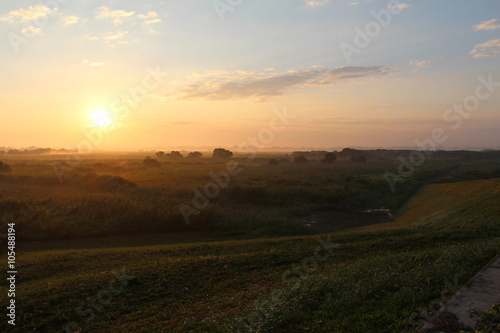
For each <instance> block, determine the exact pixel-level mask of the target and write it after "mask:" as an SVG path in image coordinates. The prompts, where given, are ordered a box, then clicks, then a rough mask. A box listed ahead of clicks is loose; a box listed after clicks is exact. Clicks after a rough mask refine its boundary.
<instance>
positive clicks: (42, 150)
mask: <svg viewBox="0 0 500 333" xmlns="http://www.w3.org/2000/svg"><path fill="white" fill-rule="evenodd" d="M51 152H67V150H65V149H61V150H54V149H52V148H32V149H24V150H22V149H8V150H0V154H8V155H29V154H33V155H36V154H49V153H51Z"/></svg>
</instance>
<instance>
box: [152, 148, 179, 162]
mask: <svg viewBox="0 0 500 333" xmlns="http://www.w3.org/2000/svg"><path fill="white" fill-rule="evenodd" d="M156 156H157V157H158V158H168V159H170V160H179V159H182V158H183V157H184V156H182V154H181V152H180V151H175V150H172V151H171V152H170V153H165V152H164V151H159V152H157V153H156Z"/></svg>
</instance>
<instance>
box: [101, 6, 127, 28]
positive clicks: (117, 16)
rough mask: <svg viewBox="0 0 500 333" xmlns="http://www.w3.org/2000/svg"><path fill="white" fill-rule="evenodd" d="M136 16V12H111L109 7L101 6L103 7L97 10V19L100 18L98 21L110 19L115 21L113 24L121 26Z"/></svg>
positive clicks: (120, 10)
mask: <svg viewBox="0 0 500 333" xmlns="http://www.w3.org/2000/svg"><path fill="white" fill-rule="evenodd" d="M134 15H135V12H134V11H130V12H127V11H124V10H122V9H119V10H111V9H110V8H109V7H106V6H101V7H99V8H97V14H96V18H98V19H101V18H104V19H107V18H109V19H112V20H113V23H114V24H115V25H120V24H123V22H125V20H126V19H127V18H131V17H133V16H134Z"/></svg>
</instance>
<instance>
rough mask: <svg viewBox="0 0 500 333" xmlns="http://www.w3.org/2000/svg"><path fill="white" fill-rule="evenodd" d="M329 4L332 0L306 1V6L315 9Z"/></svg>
mask: <svg viewBox="0 0 500 333" xmlns="http://www.w3.org/2000/svg"><path fill="white" fill-rule="evenodd" d="M329 2H330V0H306V5H308V6H309V7H313V8H315V7H323V6H325V5H326V4H327V3H329Z"/></svg>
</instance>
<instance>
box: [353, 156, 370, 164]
mask: <svg viewBox="0 0 500 333" xmlns="http://www.w3.org/2000/svg"><path fill="white" fill-rule="evenodd" d="M366 161H367V159H366V157H364V156H353V157H351V162H354V163H366Z"/></svg>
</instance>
